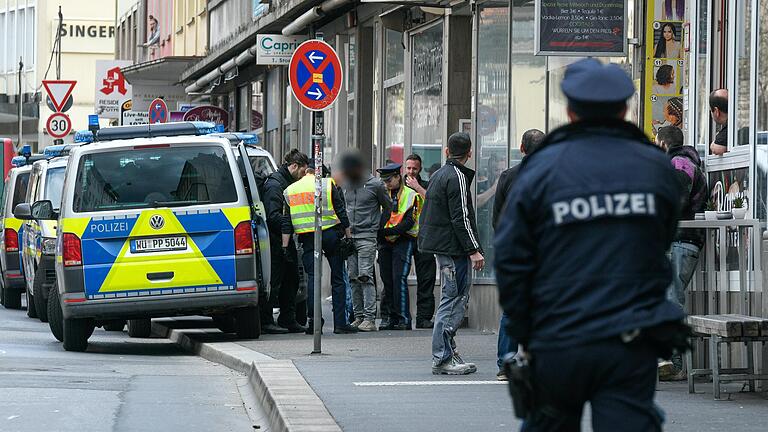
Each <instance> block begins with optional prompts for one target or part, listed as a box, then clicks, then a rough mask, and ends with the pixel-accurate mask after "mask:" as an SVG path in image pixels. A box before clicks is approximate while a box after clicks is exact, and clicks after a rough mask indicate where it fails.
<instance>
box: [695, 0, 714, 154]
mask: <svg viewBox="0 0 768 432" xmlns="http://www.w3.org/2000/svg"><path fill="white" fill-rule="evenodd" d="M710 17H711V15H710V13H709V4H707V2H699V4H698V18H697V21H696V22H697V23H698V29H697V31H698V37H697V39H698V41H697V45H698V46H697V50H696V72H695V73H696V82H697V83H698V85H697V89H696V90H694V91H695V97H696V118H695V120H694V124H693V125H691V127H693V128H695V135H694V136H695V139H696V142H695V145H696V149H697V150H698V151H699V154H701V155H705V154H707V153H709V143H710V139H709V136H710V135H709V132H710V127H709V125H710V124H711V122H712V121H711V119H710V111H709V92H710V86H709V83H708V82H707V78H708V75H707V72H708V71H709V68H710V67H711V63H710V59H709V50H710V45H711V44H710V41H709V26H708V25H707V24H708V23H709V19H710Z"/></svg>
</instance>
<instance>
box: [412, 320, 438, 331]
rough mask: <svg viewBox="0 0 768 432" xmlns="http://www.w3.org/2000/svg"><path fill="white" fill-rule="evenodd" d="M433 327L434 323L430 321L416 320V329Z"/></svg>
mask: <svg viewBox="0 0 768 432" xmlns="http://www.w3.org/2000/svg"><path fill="white" fill-rule="evenodd" d="M434 327H435V323H434V322H432V320H416V328H417V329H431V328H434Z"/></svg>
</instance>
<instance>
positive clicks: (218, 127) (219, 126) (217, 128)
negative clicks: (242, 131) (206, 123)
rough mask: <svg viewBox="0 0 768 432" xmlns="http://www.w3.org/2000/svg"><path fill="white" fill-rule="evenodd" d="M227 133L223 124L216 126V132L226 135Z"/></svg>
mask: <svg viewBox="0 0 768 432" xmlns="http://www.w3.org/2000/svg"><path fill="white" fill-rule="evenodd" d="M225 131H226V130H225V129H224V125H223V124H217V125H216V132H217V133H224V132H225Z"/></svg>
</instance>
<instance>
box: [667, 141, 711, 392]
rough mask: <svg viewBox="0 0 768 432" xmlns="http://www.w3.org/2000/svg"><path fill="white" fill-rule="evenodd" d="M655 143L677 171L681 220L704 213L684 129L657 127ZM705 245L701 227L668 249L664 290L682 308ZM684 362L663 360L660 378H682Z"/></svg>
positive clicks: (703, 194) (697, 165)
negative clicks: (668, 278)
mask: <svg viewBox="0 0 768 432" xmlns="http://www.w3.org/2000/svg"><path fill="white" fill-rule="evenodd" d="M656 144H657V145H658V146H659V147H661V148H662V149H664V150H665V151H666V152H667V154H668V155H669V156H670V157H671V159H672V166H673V167H674V168H675V170H676V173H677V179H678V180H679V182H680V185H681V187H682V190H683V195H682V196H681V197H680V202H681V213H680V219H681V220H693V219H694V217H695V215H696V213H700V212H703V211H704V209H705V207H706V204H707V197H708V196H709V188H708V187H707V179H706V177H705V176H704V172H703V171H702V169H701V159H700V158H699V153H698V152H697V151H696V149H695V148H694V147H691V146H686V145H683V131H681V130H680V128H678V127H675V126H666V127H663V128H660V129H659V132H658V134H657V135H656ZM703 245H704V233H703V232H701V230H691V229H684V230H683V229H681V230H678V232H677V235H676V236H675V240H674V242H673V243H672V247H671V248H670V252H669V259H670V262H671V263H672V284H671V285H670V287H669V290H668V291H667V297H668V298H669V300H671V301H673V302H674V303H676V304H678V305H680V307H681V308H683V310H685V288H686V287H687V286H688V283H690V281H691V278H692V277H693V272H694V270H696V264H697V263H698V261H699V252H700V251H701V247H702V246H703ZM682 366H683V362H682V358H681V357H680V356H679V355H675V356H673V357H672V362H662V363H661V364H660V365H659V379H661V380H663V381H666V380H676V381H677V380H684V379H686V376H685V373H684V372H683V369H682Z"/></svg>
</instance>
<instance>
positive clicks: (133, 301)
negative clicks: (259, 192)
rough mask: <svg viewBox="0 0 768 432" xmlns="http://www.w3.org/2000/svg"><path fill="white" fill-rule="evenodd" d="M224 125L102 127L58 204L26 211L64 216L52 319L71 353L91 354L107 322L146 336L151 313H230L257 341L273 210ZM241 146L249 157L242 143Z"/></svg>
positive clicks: (73, 155) (74, 157) (69, 175)
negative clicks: (266, 208) (91, 342)
mask: <svg viewBox="0 0 768 432" xmlns="http://www.w3.org/2000/svg"><path fill="white" fill-rule="evenodd" d="M214 131H215V130H214V126H213V125H212V124H210V123H200V122H185V123H166V124H162V125H140V126H121V127H113V128H106V129H101V130H98V131H96V132H95V133H94V134H93V136H92V140H93V142H92V143H89V144H84V145H82V146H80V147H77V148H74V149H72V150H71V151H70V155H69V162H68V164H67V169H66V172H65V176H64V187H63V192H62V199H61V208H60V210H59V211H56V209H55V208H54V205H53V203H52V202H51V201H49V200H41V201H37V202H35V203H33V204H32V205H31V206H27V207H26V208H24V206H19V207H17V208H16V210H17V211H16V216H17V217H23V218H35V219H39V220H58V230H57V242H56V265H55V267H56V276H57V277H56V282H55V285H54V289H52V290H51V293H50V294H51V300H50V301H51V305H52V306H56V305H58V307H53V308H50V309H49V310H50V312H51V313H50V314H49V315H50V316H49V320H50V325H51V330H52V332H53V333H54V335H57V333H58V335H57V336H61V339H63V342H64V349H66V350H68V351H83V350H85V349H86V347H87V344H88V338H89V337H90V335H91V333H92V332H93V329H94V327H95V326H96V325H100V324H102V323H103V322H105V321H112V320H119V319H127V320H128V332H129V334H130V335H131V336H141V337H145V336H148V335H149V333H150V330H151V323H150V318H153V317H166V316H176V315H210V316H224V317H232V318H233V321H234V322H233V324H234V325H233V327H234V330H235V331H236V333H237V334H238V336H240V337H243V338H257V337H258V336H259V334H260V331H261V329H260V322H259V317H258V310H257V305H258V296H259V290H261V289H263V286H260V285H259V284H258V283H257V280H261V281H262V283H265V284H268V280H266V281H264V278H263V277H260V275H259V274H258V271H257V268H269V261H268V259H269V258H268V257H269V255H268V252H269V249H268V248H269V240H268V238H267V239H264V240H262V239H261V238H260V235H259V234H258V233H259V232H266V223H265V217H264V216H265V215H264V214H263V212H259V207H258V206H255V205H254V203H252V202H251V201H250V197H251V192H250V189H251V188H255V187H256V185H255V183H254V179H253V172H252V171H251V170H247V169H244V167H243V166H242V164H240V166H239V165H238V158H237V157H236V154H235V153H236V152H235V150H233V148H232V145H231V144H230V142H229V141H228V140H227V139H224V138H221V137H216V136H212V135H210V133H212V132H214ZM76 138H77V137H76ZM237 153H239V156H240V158H244V157H247V153H246V151H245V149H244V146H242V145H240V146H238V149H237ZM243 155H246V156H243ZM253 225H256V226H259V228H260V229H258V230H256V231H255V232H256V234H254V229H253ZM262 225H263V226H262ZM254 236H256V237H254ZM256 245H259V246H260V247H262V248H264V247H265V246H264V245H266V251H265V252H266V253H267V255H266V257H267V258H266V259H267V262H260V261H263V260H264V258H263V257H264V255H258V254H257V253H256Z"/></svg>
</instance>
